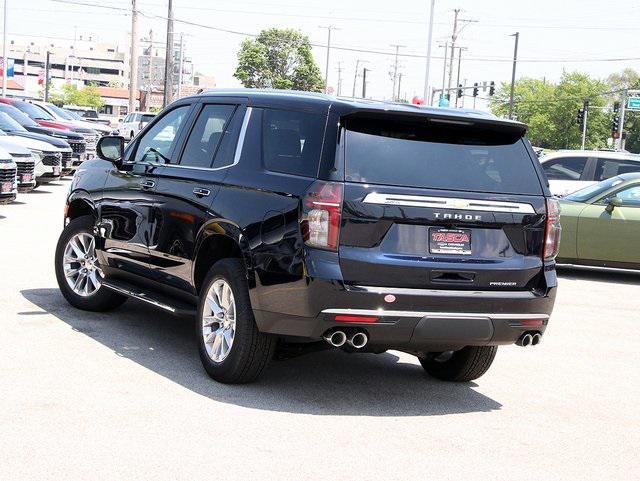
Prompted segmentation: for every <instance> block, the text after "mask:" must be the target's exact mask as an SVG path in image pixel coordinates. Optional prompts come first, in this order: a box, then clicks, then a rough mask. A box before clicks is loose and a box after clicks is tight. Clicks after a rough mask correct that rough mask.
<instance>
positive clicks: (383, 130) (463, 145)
mask: <svg viewBox="0 0 640 481" xmlns="http://www.w3.org/2000/svg"><path fill="white" fill-rule="evenodd" d="M346 126H347V129H348V130H347V135H346V159H345V163H346V170H345V179H346V180H347V181H350V182H361V183H368V184H388V185H398V186H411V187H426V188H434V189H451V190H467V191H479V192H505V193H522V194H540V193H542V187H541V185H540V181H539V180H538V175H537V173H536V170H535V167H534V165H533V161H532V159H531V157H529V154H528V151H527V148H526V146H525V144H524V142H523V140H522V137H520V135H519V133H511V132H496V131H489V130H486V129H481V128H476V127H474V126H468V125H465V126H458V125H434V124H429V123H427V122H424V121H422V122H419V123H418V122H408V121H402V120H397V121H394V120H374V119H359V120H348V121H347V124H346Z"/></svg>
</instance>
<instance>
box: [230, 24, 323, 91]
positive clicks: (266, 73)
mask: <svg viewBox="0 0 640 481" xmlns="http://www.w3.org/2000/svg"><path fill="white" fill-rule="evenodd" d="M234 76H235V77H236V78H237V79H238V80H240V82H242V85H244V86H245V87H248V88H275V89H286V90H291V89H295V90H307V91H312V92H319V91H321V90H322V89H323V87H324V83H323V81H322V76H321V73H320V69H319V68H318V66H317V65H316V63H315V61H314V59H313V54H312V52H311V44H310V43H309V38H308V37H307V36H306V35H303V34H301V33H300V32H298V31H297V30H293V29H278V28H271V29H268V30H263V31H262V32H260V35H258V36H257V37H256V38H255V39H247V40H245V41H244V42H242V45H241V47H240V51H239V52H238V67H237V68H236V71H235V73H234Z"/></svg>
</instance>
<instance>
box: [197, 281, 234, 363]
mask: <svg viewBox="0 0 640 481" xmlns="http://www.w3.org/2000/svg"><path fill="white" fill-rule="evenodd" d="M235 334H236V303H235V299H234V296H233V291H232V289H231V286H230V285H229V283H228V282H227V281H225V280H224V279H216V280H215V281H214V282H213V284H211V287H210V288H209V291H208V292H207V297H206V299H205V304H204V309H203V311H202V338H203V340H204V345H205V349H206V351H207V354H208V355H209V357H210V358H211V360H212V361H214V362H222V361H224V360H225V359H226V358H227V356H228V355H229V353H230V352H231V346H233V340H234V338H235Z"/></svg>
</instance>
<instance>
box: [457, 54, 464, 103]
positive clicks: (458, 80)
mask: <svg viewBox="0 0 640 481" xmlns="http://www.w3.org/2000/svg"><path fill="white" fill-rule="evenodd" d="M463 50H466V49H465V48H464V47H458V77H457V78H456V85H460V67H461V66H462V51H463ZM463 92H464V90H463ZM463 95H464V93H463ZM462 98H463V99H464V97H462ZM456 108H458V95H457V94H456Z"/></svg>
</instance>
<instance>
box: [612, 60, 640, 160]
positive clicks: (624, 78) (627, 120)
mask: <svg viewBox="0 0 640 481" xmlns="http://www.w3.org/2000/svg"><path fill="white" fill-rule="evenodd" d="M607 83H608V84H609V88H610V89H611V90H622V89H634V90H640V73H639V72H637V71H635V70H633V69H632V68H626V69H624V70H623V71H622V72H619V73H614V74H611V75H609V78H608V79H607ZM614 95H616V97H617V98H619V99H621V98H622V95H621V94H620V93H616V94H614ZM623 130H624V131H625V132H626V133H627V140H626V142H625V148H626V149H627V150H629V151H631V152H636V153H639V152H640V112H637V111H632V110H627V111H626V113H625V116H624V129H623Z"/></svg>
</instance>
